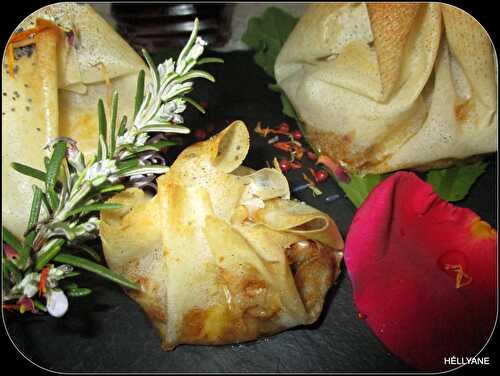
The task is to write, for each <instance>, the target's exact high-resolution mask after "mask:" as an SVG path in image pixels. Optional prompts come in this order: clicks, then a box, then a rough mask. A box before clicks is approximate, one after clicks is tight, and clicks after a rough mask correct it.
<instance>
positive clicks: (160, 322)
mask: <svg viewBox="0 0 500 376" xmlns="http://www.w3.org/2000/svg"><path fill="white" fill-rule="evenodd" d="M248 149H249V134H248V130H247V128H246V126H245V124H244V123H242V122H241V121H236V122H234V123H232V124H231V125H230V126H228V127H227V128H226V129H224V130H223V131H222V132H220V133H219V134H217V135H215V136H214V137H212V138H210V139H209V140H207V141H204V142H201V143H197V144H194V145H192V146H190V147H188V148H186V149H185V150H184V151H183V152H182V153H181V154H180V156H179V157H178V158H177V160H176V161H175V162H174V164H173V165H172V166H171V169H170V170H169V171H168V172H167V173H165V174H164V175H162V176H161V177H159V178H158V181H157V184H158V191H157V193H156V195H154V196H152V197H151V196H148V195H147V194H146V193H144V192H143V191H141V190H139V189H137V188H132V189H128V190H126V191H124V192H121V193H119V194H117V195H115V196H114V197H113V198H111V199H110V200H109V202H118V203H121V204H122V205H123V206H122V208H120V209H116V210H106V211H103V212H102V213H101V220H102V223H101V226H100V231H101V239H102V244H103V249H104V255H105V258H106V261H107V263H108V265H109V266H110V267H111V268H112V269H113V270H115V271H117V272H120V273H123V274H124V275H125V276H126V277H128V278H130V279H131V280H133V281H136V282H138V283H139V284H140V286H141V291H129V292H128V293H129V295H130V296H131V297H132V298H133V299H134V300H136V301H137V302H138V303H139V304H140V305H141V306H142V308H143V309H144V311H145V312H146V313H147V315H148V316H149V318H150V319H151V320H152V322H153V323H154V325H155V327H156V328H157V329H158V331H159V333H160V335H161V337H162V345H163V348H164V349H166V350H169V349H173V348H174V347H175V346H176V345H178V344H206V345H208V344H211V345H215V344H226V343H236V342H242V341H249V340H253V339H255V338H257V337H259V336H263V335H270V334H274V333H276V332H279V331H282V330H285V329H287V328H291V327H293V326H297V325H301V324H310V323H312V322H314V321H315V320H316V319H317V318H318V316H319V314H320V312H321V310H322V307H323V302H324V298H325V294H326V293H327V291H328V289H329V288H330V287H331V286H332V284H333V283H334V281H335V279H336V278H337V276H338V275H339V272H340V265H339V264H340V261H341V259H342V256H343V246H344V243H343V240H342V237H341V235H340V233H339V231H338V229H337V226H336V224H335V223H334V221H333V220H332V219H331V218H330V217H329V216H328V215H326V214H324V213H322V212H320V211H318V210H316V209H314V208H312V207H310V206H308V205H306V204H304V203H302V202H298V201H294V200H290V192H289V187H288V183H287V180H286V178H285V177H284V176H283V175H282V173H281V172H280V171H278V170H276V169H271V168H264V169H261V170H258V171H253V170H251V169H249V168H246V167H242V166H241V163H242V162H243V160H244V159H245V157H246V155H247V153H248Z"/></svg>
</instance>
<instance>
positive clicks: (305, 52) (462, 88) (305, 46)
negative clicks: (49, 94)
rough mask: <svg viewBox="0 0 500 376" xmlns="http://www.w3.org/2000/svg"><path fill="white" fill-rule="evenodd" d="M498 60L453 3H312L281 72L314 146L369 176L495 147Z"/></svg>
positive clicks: (282, 58) (281, 60)
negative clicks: (451, 4) (496, 65)
mask: <svg viewBox="0 0 500 376" xmlns="http://www.w3.org/2000/svg"><path fill="white" fill-rule="evenodd" d="M495 60H496V59H495V54H494V51H493V47H492V44H491V41H490V38H489V36H488V34H487V33H486V31H485V30H484V29H483V27H482V26H481V25H480V24H479V23H478V22H477V21H476V20H475V19H474V18H473V17H471V16H470V15H469V14H467V13H465V12H464V11H462V10H460V9H458V8H456V7H454V6H450V5H446V4H438V3H400V4H398V3H336V4H314V5H311V6H310V7H309V8H308V9H307V11H306V13H305V14H304V15H303V17H302V18H301V19H300V20H299V22H298V24H297V25H296V27H295V28H294V30H293V31H292V33H291V34H290V36H289V38H288V39H287V41H286V43H285V44H284V46H283V48H282V50H281V51H280V54H279V56H278V58H277V59H276V63H275V75H276V79H277V82H278V84H279V85H280V86H281V88H283V90H284V92H285V93H286V95H287V97H288V98H289V99H290V101H291V102H292V104H293V106H294V108H295V110H296V112H297V113H298V115H299V117H300V118H301V120H302V121H303V123H304V125H305V133H306V136H307V138H308V140H309V141H310V142H311V143H312V144H313V145H314V146H315V147H316V148H317V149H318V150H319V151H321V152H322V153H324V154H327V155H329V156H330V157H331V158H332V159H334V160H335V161H337V162H338V163H339V164H340V165H341V166H343V167H344V168H345V169H347V170H348V171H350V172H353V173H357V174H361V175H364V174H367V173H374V174H376V173H385V172H389V171H394V170H399V169H405V168H419V169H423V170H425V169H429V168H441V167H447V166H449V165H451V164H453V163H455V162H457V161H459V160H463V159H467V158H469V157H473V156H476V155H480V154H484V153H490V152H494V151H495V150H497V148H498V146H497V137H496V133H497V128H498V125H497V121H498V114H497V77H496V68H495V63H496V62H495Z"/></svg>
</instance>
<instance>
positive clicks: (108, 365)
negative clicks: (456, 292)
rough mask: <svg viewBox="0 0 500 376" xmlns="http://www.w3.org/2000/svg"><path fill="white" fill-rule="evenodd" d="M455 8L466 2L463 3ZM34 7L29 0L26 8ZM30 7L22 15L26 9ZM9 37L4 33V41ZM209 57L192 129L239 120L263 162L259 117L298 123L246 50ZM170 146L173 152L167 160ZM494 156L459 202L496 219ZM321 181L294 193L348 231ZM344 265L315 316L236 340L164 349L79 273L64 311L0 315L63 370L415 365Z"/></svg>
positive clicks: (135, 310)
mask: <svg viewBox="0 0 500 376" xmlns="http://www.w3.org/2000/svg"><path fill="white" fill-rule="evenodd" d="M460 7H461V8H463V9H466V10H467V9H468V7H467V6H462V5H460ZM37 8H38V6H34V7H33V8H31V9H30V10H29V11H32V10H35V9H37ZM29 11H25V12H24V13H23V12H19V14H28V13H29ZM470 12H471V13H472V14H473V15H474V16H476V18H477V19H478V20H480V21H481V22H483V25H485V27H486V28H487V30H488V31H489V33H490V35H492V36H494V35H496V30H495V29H494V27H493V26H491V27H489V25H488V24H487V23H486V20H487V17H485V16H484V17H483V13H479V12H475V11H474V10H471V11H470ZM22 18H23V17H19V19H18V20H16V21H15V23H14V24H13V25H12V27H11V28H10V29H8V32H9V33H10V31H11V30H13V29H14V27H15V26H17V24H18V22H19V21H20V20H21V19H22ZM11 21H12V19H11ZM4 26H5V24H4ZM9 30H10V31H9ZM7 38H8V35H6V36H5V40H6V39H7ZM165 55H166V54H165ZM208 55H211V56H222V57H223V58H224V60H225V64H224V65H221V66H214V67H211V68H209V69H208V70H209V71H210V72H211V73H213V74H214V75H215V76H216V79H217V83H216V84H210V83H205V82H199V83H198V84H197V88H196V90H195V96H196V97H197V98H198V99H200V100H204V101H207V102H208V113H207V114H206V115H204V116H203V117H202V116H201V115H198V114H196V113H194V112H190V114H189V116H188V121H189V123H188V124H189V125H192V127H193V128H197V127H205V126H206V125H207V124H209V123H211V124H213V125H214V126H215V131H214V132H216V131H217V130H220V129H222V128H223V127H224V126H225V125H227V124H228V123H229V122H230V121H232V120H236V119H241V120H243V121H245V123H246V124H247V126H248V127H249V130H250V131H251V132H250V133H251V134H252V146H251V151H250V154H249V156H248V157H247V160H246V161H245V163H246V164H247V165H249V166H250V167H254V168H262V167H264V166H265V163H266V161H269V162H270V161H271V160H272V158H273V157H274V156H275V155H276V154H277V153H276V152H275V149H273V148H272V147H270V146H269V145H268V144H267V142H266V140H264V139H263V138H261V137H260V136H258V135H256V134H255V133H254V132H253V131H252V130H253V128H254V127H255V125H256V122H257V121H262V122H263V123H264V124H265V125H269V126H275V125H277V124H279V123H280V122H282V121H288V122H289V123H290V124H291V125H292V126H293V124H294V123H293V121H292V120H291V119H288V118H286V117H285V116H284V115H283V114H282V113H281V104H280V101H279V97H278V95H277V94H275V93H272V92H271V91H269V90H268V89H267V84H268V83H271V79H270V78H268V77H267V76H266V75H265V73H264V72H263V71H261V70H260V68H259V67H257V66H256V65H255V64H254V63H253V60H252V54H251V53H250V52H235V53H229V54H222V55H219V54H215V53H210V54H207V56H208ZM162 57H164V56H157V57H156V58H157V59H160V58H162ZM186 141H187V142H192V141H194V139H193V138H188V139H186ZM175 152H176V151H175V150H173V151H172V153H171V156H172V158H173V157H174V156H175ZM495 158H496V156H495ZM495 158H492V159H491V163H490V164H489V166H488V171H487V173H486V174H484V175H483V176H481V177H480V178H479V180H478V182H477V183H476V185H475V186H474V187H473V189H472V191H471V193H470V195H469V196H468V197H467V199H466V200H464V201H463V202H461V203H459V205H460V206H464V207H469V208H471V209H473V210H475V211H476V212H477V213H478V214H479V215H480V216H481V217H482V218H483V219H485V220H486V221H488V222H489V223H490V224H491V225H492V226H494V227H497V215H496V213H497V212H496V211H497V183H496V181H497V173H496V171H497V169H496V168H497V164H496V160H495ZM288 177H289V181H290V185H291V186H292V187H293V186H296V185H297V184H299V182H302V180H301V179H300V175H299V173H298V172H291V173H290V174H289V176H288ZM320 188H321V189H322V190H323V191H324V194H323V195H322V196H320V197H317V198H314V197H313V196H312V194H311V192H310V191H309V190H306V191H303V192H300V193H299V194H296V195H295V197H296V198H298V199H301V200H304V201H306V202H308V203H309V204H311V205H313V206H315V207H317V208H319V209H321V210H323V211H325V212H327V213H328V214H330V215H331V216H332V217H333V218H334V219H335V221H336V222H337V224H338V225H339V228H340V230H341V232H342V234H343V235H345V234H346V233H347V231H348V227H349V224H350V222H351V219H352V216H353V214H354V212H355V208H354V207H353V206H352V204H351V203H350V202H349V201H348V200H347V199H345V198H340V199H338V200H335V201H333V202H331V203H325V202H324V198H325V197H326V196H328V195H331V194H334V193H338V194H340V195H341V196H342V191H341V190H340V189H339V188H338V187H337V186H336V184H335V183H334V182H333V180H332V179H329V180H328V181H327V182H325V183H323V184H322V185H321V186H320ZM343 271H344V273H343V274H342V276H341V277H340V279H339V281H338V286H337V287H335V288H334V289H333V290H332V291H331V292H330V294H329V295H328V298H327V303H326V306H325V309H324V312H323V315H322V316H321V318H320V320H319V322H318V323H316V324H314V325H313V326H310V327H300V328H296V329H292V330H288V331H286V332H284V333H282V334H279V335H276V336H273V337H270V338H266V339H260V340H258V341H255V342H251V343H247V344H241V345H228V346H220V347H201V346H198V347H196V346H180V347H178V348H177V349H176V350H175V351H173V352H163V351H162V350H161V348H160V346H159V344H160V342H159V338H158V337H157V335H156V333H155V332H154V330H153V328H152V326H151V324H150V323H149V321H148V320H147V318H146V317H145V315H144V314H143V313H142V311H141V310H140V308H139V307H138V305H136V304H135V303H134V302H133V301H132V300H130V299H129V298H127V297H126V296H125V294H123V292H122V291H121V289H120V288H118V287H116V286H115V285H113V284H111V283H107V282H104V281H102V280H100V279H97V278H95V277H93V276H89V275H86V276H83V277H81V278H80V281H81V282H80V284H81V285H87V286H93V288H94V294H93V295H91V296H90V297H86V298H81V299H80V300H73V301H72V302H71V305H70V311H69V312H68V313H67V315H66V316H65V317H64V318H62V319H53V318H50V317H37V316H29V315H27V314H26V315H23V316H21V317H19V316H11V315H9V314H6V315H4V319H5V322H6V328H7V329H8V334H9V335H10V337H11V339H12V340H13V342H14V343H15V344H16V346H17V347H18V349H19V350H20V351H21V352H22V353H23V354H24V355H25V356H26V357H28V358H29V359H30V360H32V361H33V362H34V363H36V364H38V365H40V366H42V367H44V368H47V369H51V370H55V371H62V372H68V371H77V372H78V371H83V372H99V371H104V372H106V371H108V372H110V371H111V372H113V371H114V372H117V371H118V372H119V371H125V372H126V371H138V372H140V371H150V372H154V371H160V372H161V371H164V372H169V371H170V372H287V371H288V372H300V371H302V372H311V371H312V372H339V371H350V372H363V371H365V372H366V371H375V372H390V371H396V372H404V371H410V372H412V371H414V370H413V369H411V368H410V367H408V366H407V365H405V364H404V363H403V362H401V361H400V360H399V359H397V358H396V357H394V356H392V355H391V354H390V353H389V352H388V351H387V350H386V349H385V348H384V346H383V345H382V344H381V343H380V342H379V341H378V340H377V338H376V337H375V336H374V335H373V334H372V333H371V332H370V330H369V329H368V327H367V326H366V325H365V324H364V323H363V322H362V321H361V320H359V319H358V318H357V316H356V310H355V307H354V303H353V301H352V290H351V284H350V281H349V279H348V278H347V277H346V273H345V270H343ZM5 339H6V341H5V344H6V345H7V351H8V352H7V353H6V354H11V357H9V358H7V359H9V361H8V363H11V364H12V362H13V361H14V360H15V363H16V366H15V367H16V368H18V367H27V368H28V369H36V367H34V366H32V365H30V363H28V362H27V361H26V360H25V359H24V358H23V357H21V356H20V354H19V353H18V352H17V351H16V350H15V349H14V346H12V344H11V343H10V341H9V340H8V339H7V337H5ZM495 349H496V342H495V341H491V343H490V344H489V346H488V347H487V348H486V349H485V351H483V353H482V354H481V356H490V362H491V363H493V365H495V363H496V361H497V359H498V357H497V356H496V351H495ZM3 358H4V359H6V358H5V357H3ZM4 364H5V360H4ZM476 368H477V369H480V366H467V367H464V368H463V369H461V370H460V371H461V372H463V371H469V370H474V369H476Z"/></svg>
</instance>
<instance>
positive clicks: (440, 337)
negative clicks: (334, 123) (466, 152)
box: [345, 172, 497, 371]
mask: <svg viewBox="0 0 500 376" xmlns="http://www.w3.org/2000/svg"><path fill="white" fill-rule="evenodd" d="M496 258H497V234H496V231H495V230H494V229H492V228H491V227H490V226H489V225H488V224H487V223H486V222H483V221H481V220H480V218H479V217H478V216H477V214H475V213H474V212H473V211H471V210H469V209H464V208H459V207H456V206H454V205H452V204H450V203H448V202H446V201H443V200H441V199H440V198H439V197H438V196H437V195H436V194H435V193H434V192H433V191H432V187H431V186H430V185H429V184H427V183H425V182H424V181H422V180H421V179H419V178H418V177H417V176H416V175H415V174H413V173H408V172H398V173H396V174H394V175H392V176H391V177H389V178H387V179H386V180H385V181H383V182H382V183H381V184H379V185H378V186H377V187H376V188H375V189H374V190H373V191H372V192H371V193H370V195H369V196H368V198H367V199H366V201H365V202H364V203H363V205H362V206H361V207H360V208H359V210H358V211H357V213H356V215H355V217H354V220H353V222H352V224H351V228H350V229H349V233H348V235H347V239H346V244H345V262H346V265H347V270H348V273H349V275H350V278H351V281H352V284H353V289H354V300H355V302H356V305H357V308H358V310H359V312H360V313H361V314H362V315H363V316H364V317H366V319H365V321H366V322H367V324H368V325H369V326H370V328H371V330H372V331H373V332H374V333H375V335H376V336H377V337H378V338H379V339H380V340H381V341H382V342H383V343H384V344H385V345H386V346H387V347H388V348H389V349H390V350H391V351H392V352H393V353H394V354H396V355H398V356H400V357H401V358H402V359H404V360H405V361H407V362H408V363H409V364H411V365H413V366H415V367H416V368H420V369H425V370H434V371H437V370H444V369H449V368H453V367H456V366H455V365H446V364H445V363H444V358H445V357H452V356H456V357H473V356H475V355H477V353H478V352H479V351H480V350H481V349H482V347H483V345H485V344H486V342H487V341H488V339H489V336H490V335H491V333H492V330H493V327H494V323H495V317H496V295H497V294H496V289H497V270H496V268H497V267H496V265H497V260H496Z"/></svg>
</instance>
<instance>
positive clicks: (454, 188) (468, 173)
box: [426, 162, 488, 201]
mask: <svg viewBox="0 0 500 376" xmlns="http://www.w3.org/2000/svg"><path fill="white" fill-rule="evenodd" d="M487 165H488V163H487V162H476V163H474V164H470V165H466V166H455V167H450V168H445V169H441V170H432V171H429V172H428V173H427V176H426V180H427V182H428V183H429V184H431V185H432V188H433V189H434V192H436V193H437V194H438V195H439V196H440V197H441V198H442V199H443V200H447V201H459V200H462V199H464V198H465V196H466V195H467V193H468V192H469V190H470V188H471V187H472V185H473V184H474V182H475V181H476V180H477V178H478V177H479V176H481V175H482V174H483V173H484V172H485V171H486V166H487Z"/></svg>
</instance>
